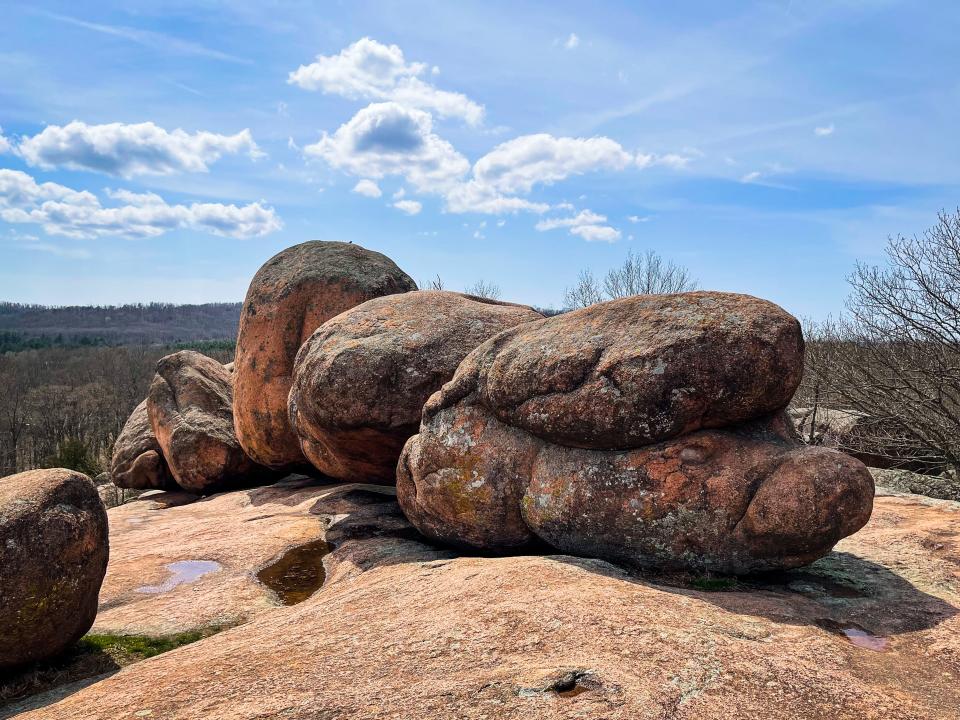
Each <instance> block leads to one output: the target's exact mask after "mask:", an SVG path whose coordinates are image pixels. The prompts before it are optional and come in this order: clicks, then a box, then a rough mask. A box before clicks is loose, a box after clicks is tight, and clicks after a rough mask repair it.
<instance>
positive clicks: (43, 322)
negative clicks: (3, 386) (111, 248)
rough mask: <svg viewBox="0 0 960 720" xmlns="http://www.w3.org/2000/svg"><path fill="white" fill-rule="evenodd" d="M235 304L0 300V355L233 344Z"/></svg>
mask: <svg viewBox="0 0 960 720" xmlns="http://www.w3.org/2000/svg"><path fill="white" fill-rule="evenodd" d="M240 306H241V303H238V302H237V303H206V304H203V305H174V304H170V303H147V304H136V305H106V306H100V305H98V306H82V305H75V306H64V307H51V306H46V305H25V304H21V303H11V302H0V352H3V351H5V350H20V349H28V348H31V347H49V346H51V345H68V346H69V345H133V344H138V345H139V344H148V345H154V344H163V345H170V344H176V343H196V342H198V341H229V342H234V341H235V340H236V337H237V328H238V325H239V322H240Z"/></svg>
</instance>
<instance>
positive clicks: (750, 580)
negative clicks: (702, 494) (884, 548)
mask: <svg viewBox="0 0 960 720" xmlns="http://www.w3.org/2000/svg"><path fill="white" fill-rule="evenodd" d="M551 559H553V560H556V561H557V562H563V563H568V564H572V565H576V566H578V567H581V568H583V569H585V570H589V571H590V572H595V573H598V574H601V575H606V576H608V577H615V578H618V579H622V580H625V581H628V582H634V583H641V584H644V585H647V586H650V587H655V588H657V589H658V590H662V591H664V592H669V593H676V594H680V595H686V596H688V597H695V598H697V599H698V600H702V601H705V602H709V603H711V604H713V605H716V606H717V607H720V608H722V609H723V610H726V611H727V612H730V613H735V614H737V615H750V616H754V617H763V618H766V619H768V620H771V621H773V622H776V623H786V624H791V625H817V626H820V627H833V626H835V625H837V624H850V625H851V626H855V627H868V628H870V631H871V632H872V633H874V634H877V635H884V636H886V635H898V634H901V633H909V632H916V631H918V630H926V629H929V628H932V627H935V626H936V625H939V624H940V623H941V622H943V621H945V620H948V619H949V618H952V617H954V616H955V615H957V614H958V612H960V610H958V608H956V607H955V606H953V605H951V604H950V603H948V602H946V601H944V600H942V599H941V598H939V597H936V596H935V595H931V594H929V593H926V592H924V591H922V590H920V589H919V588H917V587H916V586H915V585H913V584H912V583H911V582H910V581H908V580H907V579H906V578H904V577H903V576H901V575H899V574H897V573H895V572H893V571H892V570H890V569H889V568H887V567H885V566H884V565H881V564H879V563H876V562H873V561H871V560H868V559H866V558H863V557H859V556H857V555H854V554H852V553H848V552H832V553H830V554H829V555H827V556H826V557H824V558H821V559H820V560H818V561H816V562H815V563H812V564H811V565H808V566H806V567H803V568H798V569H796V570H787V571H781V572H775V573H762V574H756V575H747V576H744V577H740V578H703V577H695V576H691V575H681V574H663V575H658V574H654V573H644V574H642V575H640V574H634V573H631V572H629V571H628V570H626V569H623V568H621V567H619V566H616V565H613V564H611V563H608V562H605V561H603V560H595V559H592V558H577V557H573V556H569V555H553V556H551Z"/></svg>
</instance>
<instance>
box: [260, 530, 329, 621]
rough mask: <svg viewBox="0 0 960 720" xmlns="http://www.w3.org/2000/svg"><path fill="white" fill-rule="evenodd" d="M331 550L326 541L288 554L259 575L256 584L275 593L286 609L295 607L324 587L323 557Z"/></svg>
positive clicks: (318, 541) (315, 541) (291, 550)
mask: <svg viewBox="0 0 960 720" xmlns="http://www.w3.org/2000/svg"><path fill="white" fill-rule="evenodd" d="M331 550H332V548H331V547H330V545H329V544H327V542H326V541H325V540H314V541H313V542H308V543H306V544H305V545H298V546H297V547H294V548H291V549H290V550H287V552H285V553H284V554H283V555H281V556H280V559H279V560H277V561H276V562H274V563H272V564H270V565H267V566H266V567H265V568H263V570H261V571H260V572H258V573H257V580H259V581H260V582H261V583H263V584H264V585H266V586H267V587H268V588H270V589H271V590H273V592H274V593H276V595H277V598H279V600H280V602H282V603H283V604H284V605H296V604H297V603H301V602H303V601H304V600H306V599H307V598H308V597H310V596H311V595H313V594H314V593H315V592H316V591H317V590H319V589H320V587H321V586H322V585H323V581H324V579H325V578H326V574H325V573H324V570H323V556H324V555H326V554H327V553H329V552H330V551H331Z"/></svg>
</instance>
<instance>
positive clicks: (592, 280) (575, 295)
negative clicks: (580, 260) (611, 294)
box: [563, 270, 603, 308]
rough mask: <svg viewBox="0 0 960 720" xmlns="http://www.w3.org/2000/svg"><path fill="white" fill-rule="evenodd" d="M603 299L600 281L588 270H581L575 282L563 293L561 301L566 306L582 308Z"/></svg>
mask: <svg viewBox="0 0 960 720" xmlns="http://www.w3.org/2000/svg"><path fill="white" fill-rule="evenodd" d="M601 300H603V293H601V292H600V283H598V282H597V278H596V277H594V275H593V273H592V272H591V271H590V270H581V271H580V276H579V277H578V278H577V284H576V285H574V286H573V287H568V288H567V289H566V292H564V294H563V303H564V305H565V306H566V307H568V308H582V307H587V305H593V304H594V303H598V302H600V301H601Z"/></svg>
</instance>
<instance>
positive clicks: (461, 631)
mask: <svg viewBox="0 0 960 720" xmlns="http://www.w3.org/2000/svg"><path fill="white" fill-rule="evenodd" d="M230 495H233V493H231V494H230ZM227 497H229V495H225V496H218V497H217V498H214V499H211V500H210V501H204V502H201V503H196V504H194V505H192V506H190V507H191V508H193V512H194V513H196V514H197V515H196V518H197V519H199V518H200V515H199V514H200V513H201V512H202V511H203V509H204V506H205V505H207V504H208V503H211V504H212V503H214V502H221V501H223V500H224V499H226V498H227ZM321 500H322V501H323V512H324V513H327V512H330V513H331V514H333V515H334V516H335V517H336V518H338V521H337V522H336V523H335V524H333V525H332V526H331V527H330V529H329V531H328V535H329V534H332V533H333V532H335V531H337V532H338V537H339V540H338V541H337V542H338V543H339V544H338V547H337V549H336V550H335V551H334V552H333V553H331V554H330V555H328V556H327V558H326V560H327V578H328V579H327V584H326V585H325V586H324V587H323V588H322V589H321V590H320V591H319V592H317V593H316V594H315V595H313V596H312V597H310V598H308V599H307V600H305V601H304V602H302V603H300V604H298V605H294V606H292V607H275V608H273V609H271V610H269V611H266V612H262V613H259V614H257V615H256V616H255V617H253V618H252V619H251V620H250V621H249V622H247V623H246V624H244V625H241V626H239V627H236V628H234V629H232V630H228V631H226V632H222V633H220V634H218V635H214V636H212V637H209V638H207V639H204V640H201V641H200V642H197V643H194V644H192V645H189V646H187V647H184V648H180V649H179V650H177V651H176V652H174V653H168V654H164V655H160V656H158V657H155V658H151V659H149V660H146V661H143V662H141V663H138V664H136V665H132V666H130V667H127V668H125V669H124V670H123V671H121V672H119V673H117V674H115V675H112V676H110V677H105V678H102V679H100V680H99V681H98V682H96V683H94V684H92V685H90V686H89V687H86V688H84V689H81V690H78V691H76V692H73V693H72V694H70V695H68V696H66V697H64V698H63V699H62V700H60V701H59V702H56V703H55V704H49V705H46V706H43V707H38V708H36V709H35V710H34V711H33V712H28V713H26V714H25V715H22V716H18V717H20V718H23V720H40V718H42V719H43V720H68V719H69V720H73V719H74V718H78V717H83V718H92V719H95V718H105V719H106V718H119V717H129V716H137V714H138V713H139V714H140V716H145V717H155V718H167V717H170V718H184V719H186V718H204V720H225V719H227V718H230V719H231V720H233V719H235V718H255V717H259V718H267V717H291V718H299V719H301V720H306V718H338V717H377V718H411V717H417V718H458V719H461V720H479V719H480V718H531V717H536V718H538V719H539V718H543V719H545V720H554V719H557V718H610V719H611V720H613V719H616V720H619V719H623V720H627V719H629V720H635V719H636V720H663V719H664V718H669V719H671V720H694V719H696V720H727V719H728V718H738V719H740V720H823V719H824V718H877V719H879V718H883V720H954V719H955V717H956V708H957V707H958V706H960V664H958V658H960V614H958V610H957V608H958V607H960V594H958V588H960V543H958V538H960V511H958V509H960V505H956V504H951V503H938V502H937V501H933V500H925V501H924V502H920V501H919V499H918V498H915V497H912V498H911V497H903V498H901V497H897V498H887V497H884V498H879V499H878V500H877V507H876V510H875V513H874V518H873V520H872V522H871V523H870V524H868V525H867V526H866V527H865V528H864V529H863V530H862V531H861V532H859V533H857V534H856V535H855V536H853V537H850V538H847V539H845V540H843V541H841V542H840V544H839V545H838V546H837V549H836V551H835V552H833V553H831V554H830V555H828V556H827V557H825V558H823V559H821V560H819V561H817V562H815V563H814V564H813V565H811V566H810V567H808V568H805V569H803V570H794V571H787V572H784V573H781V574H777V575H774V576H764V577H760V578H753V579H749V580H741V581H733V580H730V579H728V578H716V577H706V578H704V577H689V576H660V575H651V576H639V575H632V574H628V573H625V572H624V571H623V570H621V569H619V568H617V567H615V566H613V565H610V564H608V563H606V562H603V561H598V560H587V559H580V558H574V557H570V556H565V555H556V556H549V557H542V556H541V557H538V556H524V557H508V558H485V557H460V558H453V557H450V555H449V553H446V552H442V551H438V550H435V549H432V548H430V547H429V546H426V545H424V544H422V543H420V542H417V541H415V540H413V539H412V538H411V537H409V536H404V535H403V534H402V533H401V532H400V530H399V529H394V530H390V531H384V532H382V533H381V530H380V529H377V530H376V532H374V533H373V534H371V533H367V534H366V535H364V534H363V533H362V528H361V526H363V525H366V526H367V527H368V528H369V527H371V526H377V527H378V528H379V525H382V523H383V521H384V520H385V519H386V520H387V521H388V522H389V523H390V525H389V527H393V525H392V524H393V523H394V522H399V520H397V515H396V513H395V506H394V512H390V511H389V509H388V506H389V503H388V502H387V499H386V498H384V497H383V496H382V495H380V497H379V499H378V498H376V497H374V496H373V494H372V493H361V492H358V491H356V490H347V491H346V492H343V493H340V494H337V495H334V493H333V491H331V495H330V497H329V499H326V498H322V499H321ZM318 502H319V501H318ZM137 504H138V503H134V505H137ZM358 506H359V507H358ZM129 507H130V506H126V507H125V508H122V509H118V510H117V511H112V513H111V515H113V513H116V512H118V511H120V510H122V511H124V512H127V508H129ZM183 510H186V508H183ZM165 512H172V511H165ZM251 512H252V509H251ZM354 516H359V517H360V519H361V522H359V523H352V522H351V520H350V518H352V517H354ZM214 517H217V515H214ZM400 520H402V518H401V519H400ZM378 521H379V525H378ZM265 522H266V521H265ZM114 524H115V523H114ZM345 526H346V527H345ZM149 527H150V526H149V524H147V526H145V528H144V530H143V533H144V534H142V535H141V537H140V540H139V542H138V543H137V544H138V545H139V546H140V547H143V546H150V545H155V546H159V545H160V543H155V542H152V541H151V539H150V536H149V534H148V533H149V530H148V528H149ZM153 527H154V529H155V530H160V529H162V528H163V522H162V521H161V520H157V521H155V524H154V525H153ZM377 533H381V534H377ZM221 539H222V541H223V542H224V543H225V544H229V543H230V542H232V540H233V536H230V537H222V538H221ZM129 547H130V548H131V549H133V547H134V546H133V545H132V544H131V545H129ZM905 568H909V580H908V579H907V577H906V576H905V574H904V569H905ZM711 588H712V589H714V590H719V591H710V589H711ZM200 597H203V593H191V592H183V593H181V594H180V595H179V596H178V598H179V600H180V602H182V603H185V604H189V603H191V602H194V601H195V599H197V598H200ZM204 602H205V601H204ZM334 668H335V669H336V682H328V683H326V684H325V685H324V686H323V687H322V688H320V687H318V685H317V678H323V677H329V674H330V673H331V669H334Z"/></svg>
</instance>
